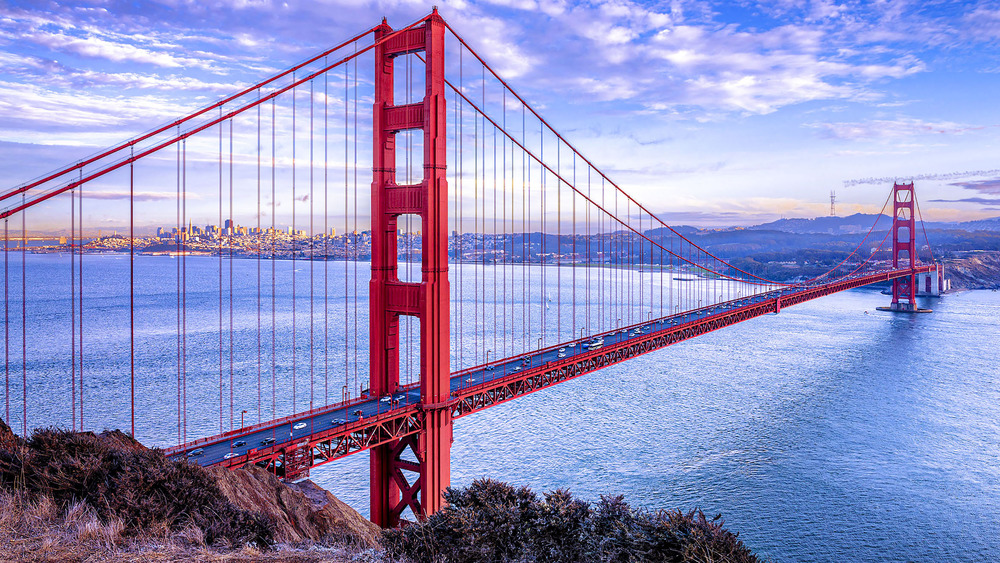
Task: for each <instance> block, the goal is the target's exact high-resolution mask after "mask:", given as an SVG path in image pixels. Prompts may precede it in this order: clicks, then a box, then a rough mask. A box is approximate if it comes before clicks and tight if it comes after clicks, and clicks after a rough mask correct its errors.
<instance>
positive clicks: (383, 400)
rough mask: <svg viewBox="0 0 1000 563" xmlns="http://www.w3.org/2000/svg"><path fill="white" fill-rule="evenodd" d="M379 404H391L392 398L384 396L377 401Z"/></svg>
mask: <svg viewBox="0 0 1000 563" xmlns="http://www.w3.org/2000/svg"><path fill="white" fill-rule="evenodd" d="M379 402H380V403H391V402H392V396H391V395H386V396H385V397H382V398H381V399H379Z"/></svg>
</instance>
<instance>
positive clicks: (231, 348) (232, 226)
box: [188, 119, 236, 430]
mask: <svg viewBox="0 0 1000 563" xmlns="http://www.w3.org/2000/svg"><path fill="white" fill-rule="evenodd" d="M229 226H230V229H231V230H230V231H229V253H228V254H229V429H230V430H232V429H233V425H234V424H235V421H234V418H235V417H234V416H233V406H234V405H233V386H234V376H233V375H234V372H235V365H234V364H235V362H234V360H233V356H234V354H235V346H234V344H233V237H234V236H235V235H236V223H235V221H233V120H232V119H230V120H229ZM189 230H190V229H189ZM190 234H191V233H190V232H189V233H188V235H190Z"/></svg>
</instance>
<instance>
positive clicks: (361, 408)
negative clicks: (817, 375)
mask: <svg viewBox="0 0 1000 563" xmlns="http://www.w3.org/2000/svg"><path fill="white" fill-rule="evenodd" d="M868 276H871V274H867V275H862V274H855V275H853V276H849V277H847V278H842V279H841V280H838V281H842V280H851V279H858V278H863V277H868ZM883 279H884V278H883ZM873 281H877V280H873ZM810 287H817V286H798V287H788V288H783V289H778V290H773V291H768V292H764V293H759V294H756V295H752V296H748V297H742V298H739V299H735V300H732V301H726V302H723V303H716V304H712V305H709V306H707V307H702V308H700V309H694V310H690V311H685V312H682V313H678V314H675V315H670V316H667V317H663V318H659V319H653V320H650V321H648V322H645V323H639V324H636V325H631V326H629V327H625V328H620V329H615V330H612V331H607V332H603V333H599V334H596V335H591V336H588V337H586V338H582V339H578V340H574V341H570V342H565V343H563V344H558V345H555V346H550V347H548V348H543V349H540V350H535V351H533V352H528V353H526V354H521V355H518V356H514V357H511V358H506V359H502V360H498V361H496V362H492V363H489V364H485V365H481V366H476V367H473V368H469V369H465V370H462V371H459V372H456V373H453V374H452V376H451V383H450V389H451V393H452V396H456V395H457V394H458V393H459V392H461V391H463V390H466V389H468V388H470V387H476V386H480V385H484V384H489V383H491V382H496V381H498V380H502V379H504V378H506V377H508V376H514V375H517V374H519V373H522V372H524V371H526V370H530V369H531V368H533V367H538V366H543V365H545V364H546V363H547V362H555V361H564V360H567V359H572V358H573V357H575V356H578V355H581V354H587V353H592V352H594V351H596V350H599V349H601V348H604V347H618V346H619V345H623V344H626V343H628V342H630V341H632V340H640V339H642V338H644V337H646V336H647V335H649V334H651V333H654V332H658V331H662V330H670V329H672V328H674V327H676V326H679V325H685V324H688V323H697V322H698V321H700V320H703V319H705V318H707V317H711V316H713V315H717V314H724V313H726V312H729V311H733V310H737V309H742V308H748V307H753V306H755V305H758V304H760V303H762V302H766V301H771V300H775V299H778V298H781V297H785V296H788V295H792V294H794V293H798V292H801V291H803V290H804V289H809V288H810ZM486 386H487V387H488V386H489V385H486ZM419 403H420V387H419V384H411V385H407V386H405V387H402V388H400V390H399V391H398V392H396V393H393V394H392V395H386V396H383V397H364V396H363V397H362V398H360V399H355V400H353V401H348V402H346V403H342V404H339V405H335V406H332V407H321V408H318V409H314V410H312V411H309V412H305V413H299V414H295V415H292V416H289V417H285V418H283V419H279V420H276V421H272V422H267V423H262V424H259V425H255V426H250V427H247V428H242V429H238V430H234V431H231V432H227V433H225V434H221V435H219V436H213V437H208V438H203V439H200V440H196V441H194V442H191V443H189V444H185V445H183V446H178V447H174V448H169V449H168V450H167V455H169V456H171V457H173V458H174V459H183V458H185V457H186V458H188V459H190V460H192V461H195V462H197V463H199V464H201V465H215V464H219V463H224V462H226V461H227V460H229V459H232V458H236V457H242V456H244V455H248V454H249V457H253V455H254V454H256V453H257V452H258V451H259V450H264V449H269V450H271V451H274V450H277V449H280V448H281V447H282V446H284V445H286V444H289V443H297V442H301V441H303V440H308V439H310V438H311V437H313V436H316V435H317V434H320V433H324V434H325V433H328V431H334V433H336V431H337V430H344V431H345V432H347V431H348V427H353V426H357V425H355V424H354V423H356V422H362V421H364V420H366V419H371V418H373V417H378V416H379V415H382V414H386V413H389V412H393V411H397V410H401V409H406V408H409V407H412V406H416V405H418V404H419Z"/></svg>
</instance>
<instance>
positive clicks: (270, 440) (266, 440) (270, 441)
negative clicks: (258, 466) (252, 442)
mask: <svg viewBox="0 0 1000 563" xmlns="http://www.w3.org/2000/svg"><path fill="white" fill-rule="evenodd" d="M273 443H274V438H272V437H271V436H268V437H267V438H264V439H263V440H261V441H260V445H262V446H269V445H271V444H273Z"/></svg>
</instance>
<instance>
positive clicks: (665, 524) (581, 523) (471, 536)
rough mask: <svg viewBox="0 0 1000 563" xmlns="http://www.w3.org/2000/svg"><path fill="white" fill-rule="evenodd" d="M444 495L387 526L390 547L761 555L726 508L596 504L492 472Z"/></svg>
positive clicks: (537, 558)
mask: <svg viewBox="0 0 1000 563" xmlns="http://www.w3.org/2000/svg"><path fill="white" fill-rule="evenodd" d="M445 498H446V500H447V501H448V503H447V506H446V507H445V508H444V509H443V510H441V511H440V512H438V513H436V514H434V515H433V516H431V517H430V518H428V519H427V520H426V521H424V522H422V523H419V524H414V525H410V526H406V527H403V528H400V529H396V530H388V531H387V532H386V533H385V534H384V536H383V545H384V546H385V549H386V551H387V553H389V554H390V555H393V556H399V557H408V558H410V559H412V560H414V561H442V562H444V561H448V562H456V563H459V562H461V563H464V562H469V563H472V562H496V563H502V562H538V563H545V562H552V563H555V562H561V563H562V562H566V563H572V562H581V563H582V562H607V563H626V562H645V561H649V562H654V561H655V562H671V563H685V562H710V561H712V562H731V563H753V562H756V561H758V559H757V557H756V556H755V555H754V554H753V553H751V552H750V550H749V549H747V547H746V546H745V545H743V542H741V541H740V540H739V538H738V537H737V534H733V533H731V532H729V531H727V530H725V529H724V528H723V527H722V525H723V523H722V521H721V518H720V517H719V516H716V517H715V518H713V519H708V518H706V517H705V515H704V514H703V513H702V512H701V511H700V510H694V511H691V512H687V513H683V512H681V511H676V510H675V511H659V512H648V511H644V510H635V509H632V508H631V507H629V505H628V504H627V503H626V502H625V501H624V500H623V498H622V497H621V496H617V497H610V498H609V497H601V500H600V502H598V503H597V505H596V506H592V505H591V504H590V503H587V502H585V501H582V500H580V499H575V498H573V496H572V495H571V494H570V493H569V492H567V491H562V490H557V491H555V492H552V493H546V494H545V495H544V496H543V497H542V498H539V497H538V496H537V495H536V494H535V493H533V492H532V491H531V490H530V489H527V488H524V487H522V488H515V487H512V486H510V485H508V484H506V483H501V482H498V481H493V480H489V479H485V480H479V481H475V482H474V483H472V485H470V486H469V487H468V488H465V489H449V490H448V492H447V493H446V494H445Z"/></svg>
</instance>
